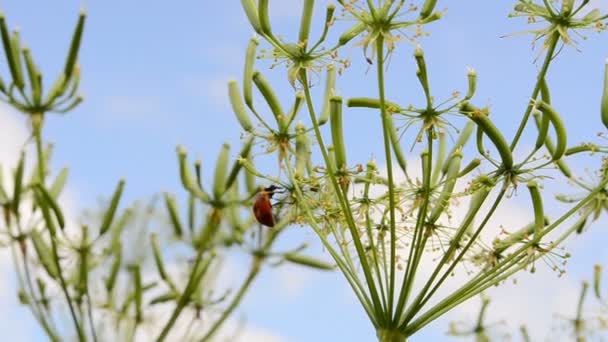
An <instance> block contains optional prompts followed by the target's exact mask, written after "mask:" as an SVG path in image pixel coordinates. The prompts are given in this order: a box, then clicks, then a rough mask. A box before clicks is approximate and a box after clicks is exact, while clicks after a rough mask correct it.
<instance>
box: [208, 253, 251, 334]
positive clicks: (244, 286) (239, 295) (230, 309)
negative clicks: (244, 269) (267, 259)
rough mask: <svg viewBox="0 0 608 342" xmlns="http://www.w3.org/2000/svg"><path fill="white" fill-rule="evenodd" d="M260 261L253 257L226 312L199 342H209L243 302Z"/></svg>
mask: <svg viewBox="0 0 608 342" xmlns="http://www.w3.org/2000/svg"><path fill="white" fill-rule="evenodd" d="M262 261H263V257H260V256H257V255H256V256H254V257H253V260H252V262H251V269H250V270H249V273H248V274H247V278H245V281H244V282H243V284H242V285H241V287H240V288H239V290H238V292H237V293H236V295H235V296H234V298H233V299H232V302H230V305H228V308H226V310H224V311H223V312H222V314H221V315H220V317H219V318H218V320H217V321H215V322H214V323H213V325H212V326H211V328H210V329H209V331H208V332H207V333H206V334H205V336H203V337H202V338H201V339H200V341H201V342H206V341H210V340H211V338H213V335H215V333H216V332H217V331H218V329H219V328H220V327H221V326H222V324H223V323H224V322H225V321H226V319H227V318H228V317H229V316H230V314H232V312H233V311H234V309H236V308H237V306H238V305H239V304H240V302H241V301H242V300H243V297H244V295H245V293H246V292H247V290H249V287H250V286H251V284H252V283H253V280H254V279H255V278H256V276H257V275H258V273H259V272H260V269H261V266H262Z"/></svg>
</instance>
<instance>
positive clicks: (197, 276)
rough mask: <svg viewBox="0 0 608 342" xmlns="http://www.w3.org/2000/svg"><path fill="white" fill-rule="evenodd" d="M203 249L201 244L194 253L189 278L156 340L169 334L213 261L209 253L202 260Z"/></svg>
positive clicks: (162, 338) (212, 256)
mask: <svg viewBox="0 0 608 342" xmlns="http://www.w3.org/2000/svg"><path fill="white" fill-rule="evenodd" d="M205 251H206V250H205V248H204V246H201V249H200V250H199V252H198V253H197V255H196V261H195V262H194V266H192V271H191V273H190V278H189V279H188V283H187V284H186V287H185V289H184V292H182V295H181V296H180V297H179V299H178V301H177V304H176V306H175V309H174V310H173V313H171V317H169V320H168V321H167V323H166V324H165V326H164V327H163V330H162V331H161V332H160V335H158V338H156V341H158V342H160V341H164V340H165V338H166V337H167V335H169V332H170V331H171V328H172V327H173V325H174V324H175V322H176V321H177V318H178V317H179V315H180V314H181V312H182V311H183V310H184V308H185V307H186V305H187V304H188V302H189V301H190V297H191V296H192V293H194V291H195V290H196V287H197V286H198V284H199V283H200V281H201V278H202V276H203V275H204V273H205V271H206V270H207V269H208V268H209V265H210V264H211V262H212V261H213V259H214V255H210V256H209V257H208V258H207V259H206V260H204V261H203V254H205ZM203 262H204V263H203ZM201 264H202V266H201Z"/></svg>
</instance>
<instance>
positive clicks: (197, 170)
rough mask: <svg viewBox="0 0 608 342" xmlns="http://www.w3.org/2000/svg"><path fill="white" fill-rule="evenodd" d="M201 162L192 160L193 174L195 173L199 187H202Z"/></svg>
mask: <svg viewBox="0 0 608 342" xmlns="http://www.w3.org/2000/svg"><path fill="white" fill-rule="evenodd" d="M201 170H202V162H201V161H200V160H197V161H195V162H194V174H195V175H196V184H198V187H199V188H201V189H202V188H203V177H202V175H201V174H202V171H201Z"/></svg>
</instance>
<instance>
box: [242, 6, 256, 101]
mask: <svg viewBox="0 0 608 342" xmlns="http://www.w3.org/2000/svg"><path fill="white" fill-rule="evenodd" d="M244 1H247V0H244ZM250 1H251V0H250ZM259 44H260V42H259V41H258V39H257V38H255V37H254V38H251V39H250V40H249V45H247V53H246V55H245V69H244V71H243V96H244V99H245V103H246V104H247V106H249V108H253V95H252V84H253V72H254V70H253V67H254V65H253V64H254V62H255V51H256V49H257V47H258V45H259Z"/></svg>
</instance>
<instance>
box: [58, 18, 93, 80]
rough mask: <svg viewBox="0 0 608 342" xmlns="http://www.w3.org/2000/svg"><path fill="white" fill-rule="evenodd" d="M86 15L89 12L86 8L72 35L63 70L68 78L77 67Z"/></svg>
mask: <svg viewBox="0 0 608 342" xmlns="http://www.w3.org/2000/svg"><path fill="white" fill-rule="evenodd" d="M86 17H87V14H86V13H85V12H84V10H82V11H80V15H79V16H78V23H77V24H76V29H75V30H74V34H73V35H72V42H71V43H70V50H69V51H68V56H67V58H66V60H65V68H64V70H63V73H64V74H65V77H66V79H68V80H69V79H70V77H71V76H72V72H73V71H74V68H75V67H76V61H77V60H78V52H79V50H80V41H81V40H82V31H84V22H85V19H86Z"/></svg>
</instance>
